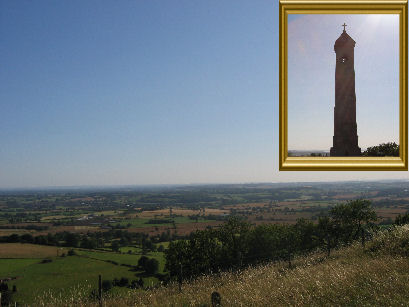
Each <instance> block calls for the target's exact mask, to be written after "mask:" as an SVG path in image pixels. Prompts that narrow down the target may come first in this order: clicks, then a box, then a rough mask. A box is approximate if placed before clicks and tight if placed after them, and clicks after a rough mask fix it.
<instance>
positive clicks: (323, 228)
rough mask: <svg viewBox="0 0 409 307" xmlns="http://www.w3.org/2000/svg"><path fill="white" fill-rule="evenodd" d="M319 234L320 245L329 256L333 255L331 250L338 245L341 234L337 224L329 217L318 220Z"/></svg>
mask: <svg viewBox="0 0 409 307" xmlns="http://www.w3.org/2000/svg"><path fill="white" fill-rule="evenodd" d="M317 234H318V240H319V242H320V245H321V246H323V247H324V248H325V249H326V251H327V256H328V257H329V256H330V255H331V250H332V249H333V248H335V247H337V245H338V240H339V232H338V229H337V224H336V223H335V222H334V221H333V220H332V219H331V218H330V217H328V216H323V217H322V216H321V217H319V218H318V225H317Z"/></svg>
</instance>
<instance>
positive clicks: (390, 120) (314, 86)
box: [288, 14, 399, 151]
mask: <svg viewBox="0 0 409 307" xmlns="http://www.w3.org/2000/svg"><path fill="white" fill-rule="evenodd" d="M290 16H291V15H290ZM344 23H345V24H346V25H347V26H346V32H347V33H348V34H349V35H350V36H351V37H352V39H353V40H355V42H356V46H355V49H354V64H355V65H354V66H355V91H356V112H357V127H358V143H359V146H360V147H361V149H362V150H365V149H366V148H367V147H369V146H375V145H378V144H381V143H387V142H396V143H398V144H399V15H390V14H389V15H388V14H384V15H375V14H366V15H358V14H356V15H355V14H350V15H341V14H332V15H319V14H317V15H316V14H311V15H297V16H291V17H290V18H289V24H288V143H289V145H288V148H289V149H290V150H291V149H304V150H308V149H310V150H311V149H320V150H328V151H329V149H330V147H331V146H332V136H333V135H334V106H335V52H334V43H335V41H336V40H337V39H338V37H339V36H340V35H341V33H342V31H343V27H342V25H343V24H344Z"/></svg>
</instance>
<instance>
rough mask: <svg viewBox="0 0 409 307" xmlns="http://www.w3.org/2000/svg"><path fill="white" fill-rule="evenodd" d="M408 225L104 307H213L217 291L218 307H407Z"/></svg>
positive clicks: (128, 295)
mask: <svg viewBox="0 0 409 307" xmlns="http://www.w3.org/2000/svg"><path fill="white" fill-rule="evenodd" d="M408 255H409V226H405V227H399V228H396V229H395V230H394V231H392V232H384V233H382V234H380V235H378V236H377V237H376V238H375V240H373V241H372V242H371V243H369V244H367V247H366V248H365V249H363V248H362V247H361V246H360V245H359V244H355V245H353V246H350V247H348V248H343V249H340V250H338V251H336V252H334V253H333V254H332V255H331V257H329V258H326V257H324V256H323V255H320V254H314V255H311V256H309V257H300V258H298V259H296V260H295V261H294V267H293V268H292V269H289V268H288V267H287V264H285V263H274V264H267V265H261V266H257V267H254V268H248V269H246V270H243V271H241V272H235V273H233V272H231V273H228V272H226V273H222V274H220V275H212V276H203V277H200V278H198V279H196V280H194V281H191V282H189V283H186V284H184V285H183V291H182V292H181V293H180V292H179V291H178V286H177V285H176V284H171V285H169V286H167V287H159V288H157V289H152V290H148V291H140V290H138V291H135V290H127V291H126V292H121V294H120V295H117V296H114V297H107V298H105V299H104V306H202V307H203V306H211V300H210V295H211V293H212V292H213V291H218V292H219V293H220V294H221V297H222V306H289V305H290V306H407V303H408V302H409V258H408ZM36 305H38V306H69V305H76V306H98V304H97V302H95V301H92V300H90V299H89V297H86V296H83V297H81V296H80V295H78V292H77V294H73V295H72V296H71V297H70V298H69V299H58V298H55V297H52V296H47V295H46V296H43V297H41V298H39V299H38V301H37V302H36Z"/></svg>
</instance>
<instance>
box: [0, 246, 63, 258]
mask: <svg viewBox="0 0 409 307" xmlns="http://www.w3.org/2000/svg"><path fill="white" fill-rule="evenodd" d="M57 249H58V253H59V255H61V254H62V253H63V252H65V253H66V252H67V251H66V250H65V249H63V248H59V247H55V246H45V245H35V244H28V243H24V244H23V243H0V258H45V257H55V256H57Z"/></svg>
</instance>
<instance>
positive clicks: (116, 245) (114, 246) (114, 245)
mask: <svg viewBox="0 0 409 307" xmlns="http://www.w3.org/2000/svg"><path fill="white" fill-rule="evenodd" d="M119 246H120V245H119V242H118V241H117V240H115V241H113V242H112V244H111V249H112V250H113V251H114V252H117V251H119Z"/></svg>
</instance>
